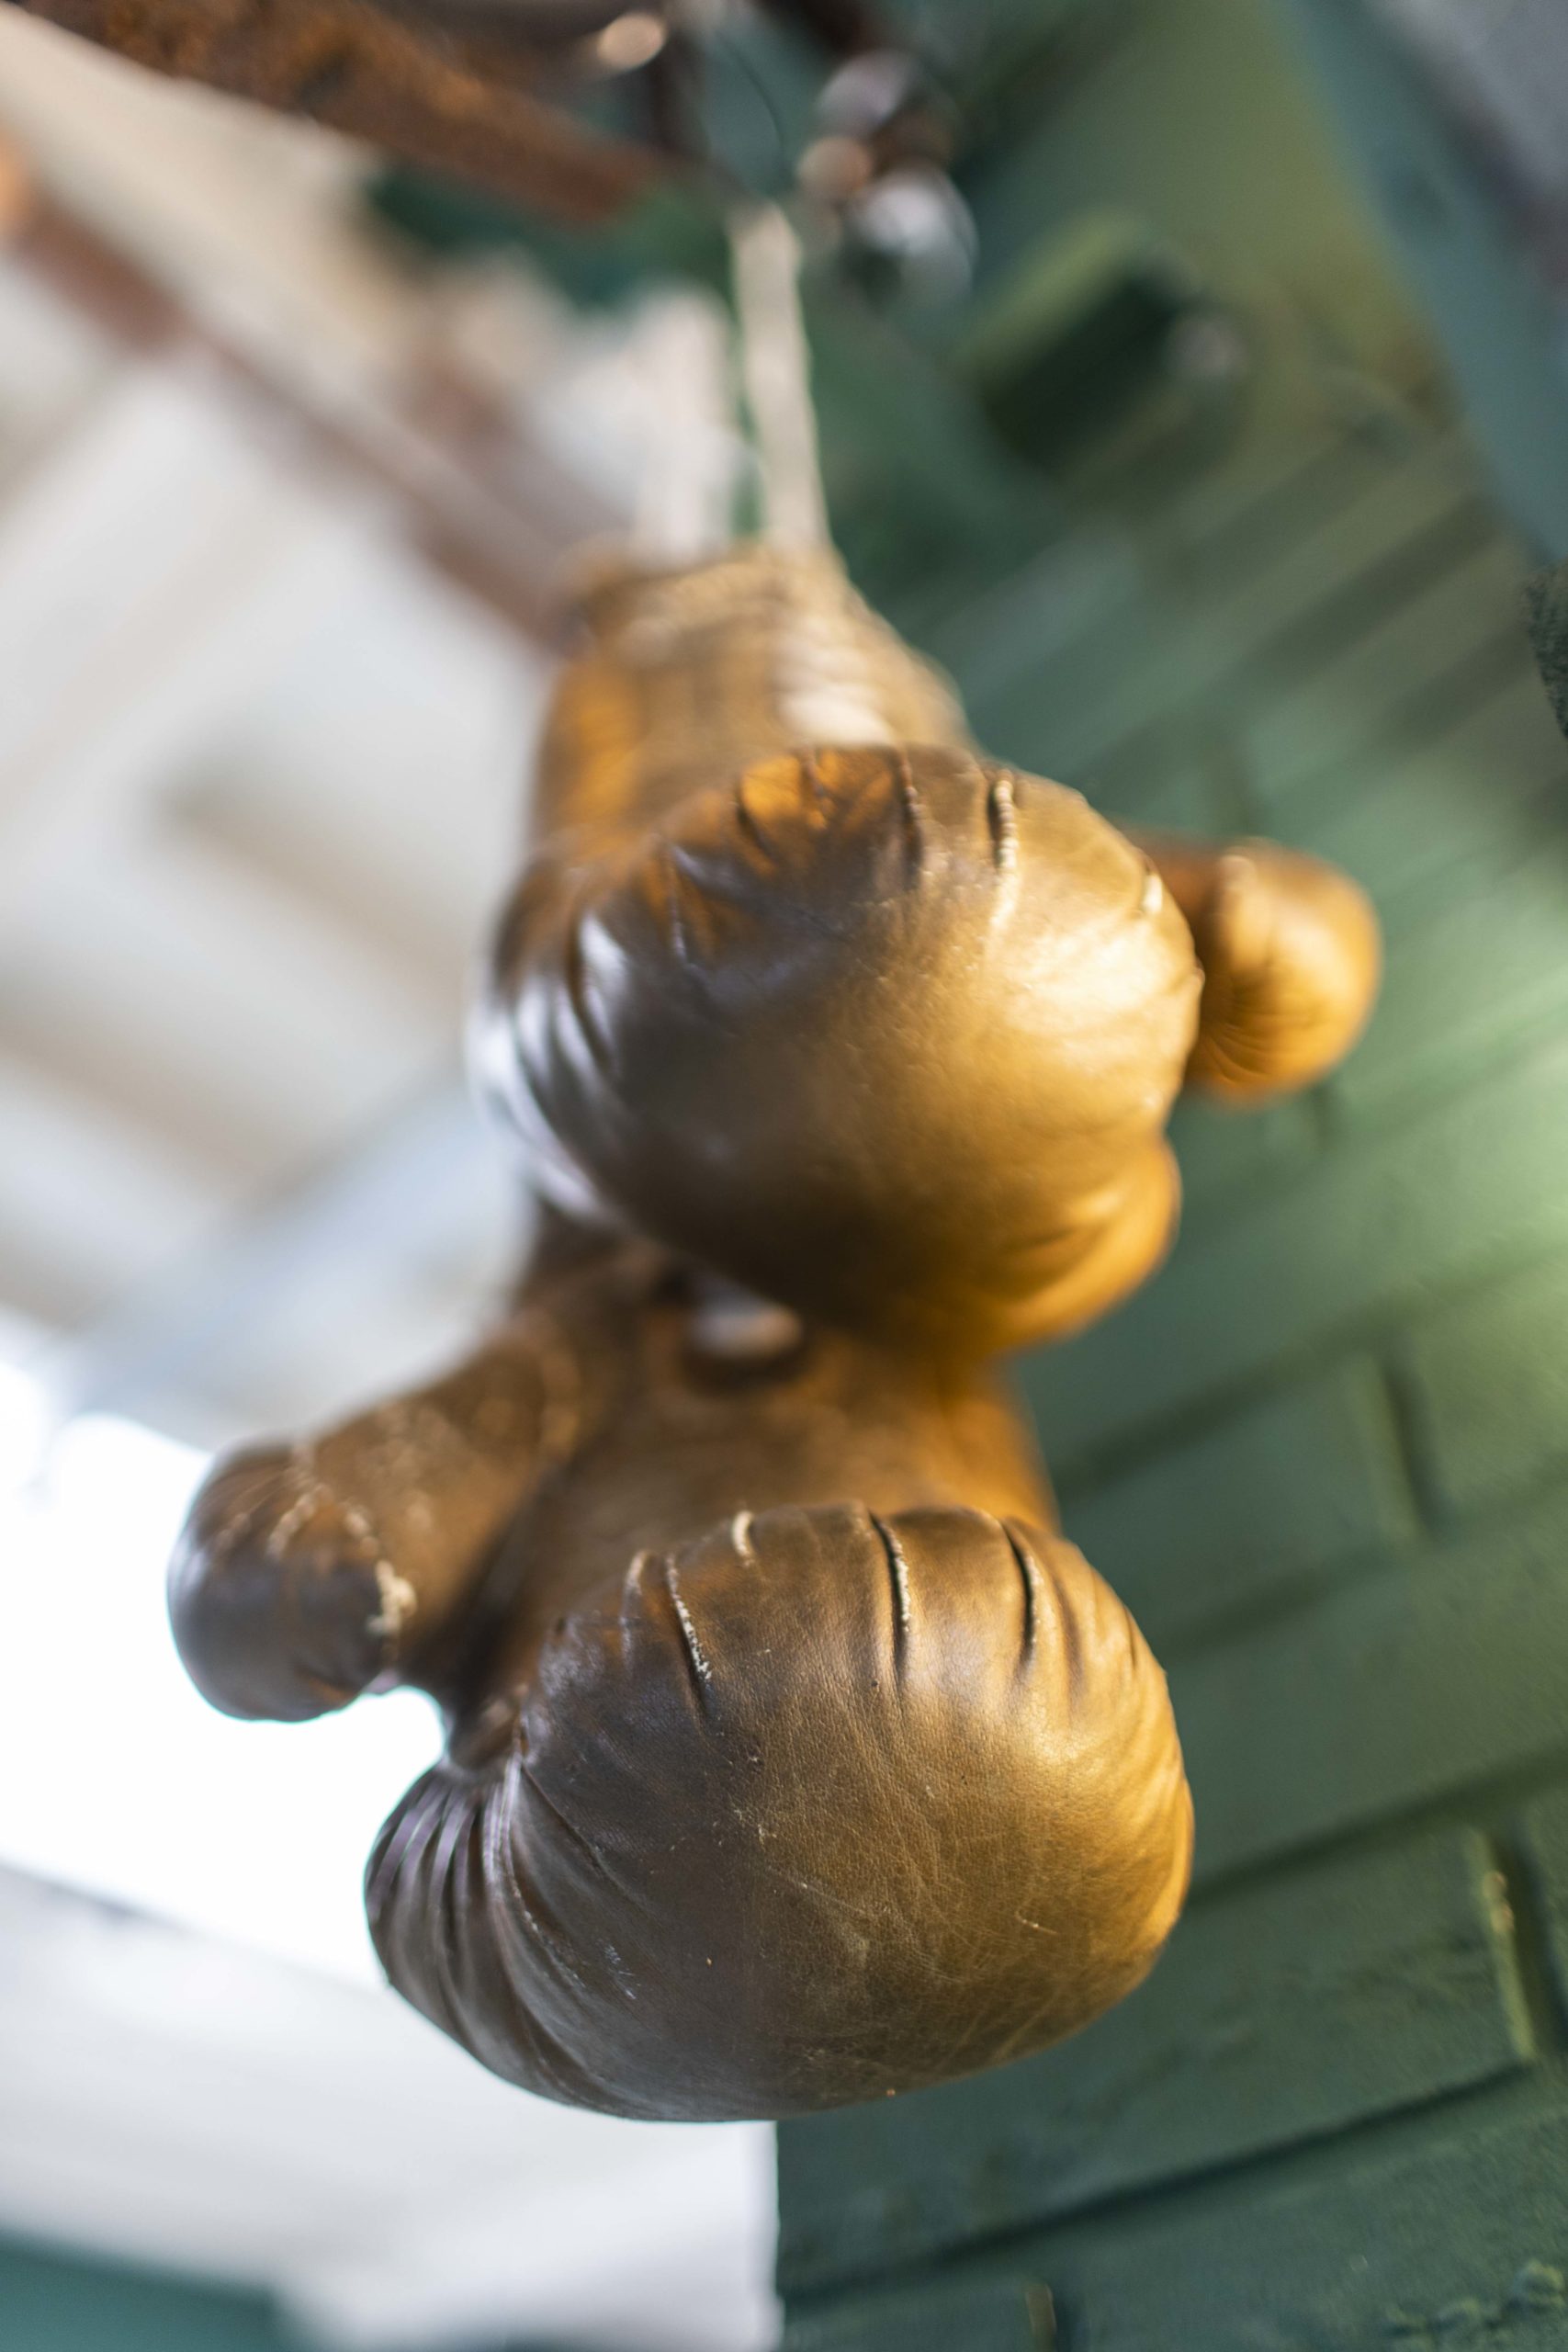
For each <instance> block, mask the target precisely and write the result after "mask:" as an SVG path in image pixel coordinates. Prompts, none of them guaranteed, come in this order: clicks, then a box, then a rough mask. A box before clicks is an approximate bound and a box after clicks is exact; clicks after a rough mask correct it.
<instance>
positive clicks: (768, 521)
mask: <svg viewBox="0 0 1568 2352" xmlns="http://www.w3.org/2000/svg"><path fill="white" fill-rule="evenodd" d="M729 235H730V250H731V253H732V255H733V259H734V269H735V307H736V310H737V311H738V313H739V321H740V378H741V383H742V386H743V388H744V390H745V394H746V405H747V408H748V409H749V410H750V416H751V431H752V434H753V436H754V438H755V442H756V449H757V463H758V468H759V469H760V472H761V484H762V536H763V537H764V538H766V539H769V540H771V541H772V542H773V545H774V546H775V547H795V548H816V547H824V546H826V545H827V543H828V506H827V501H826V499H825V498H824V497H823V494H822V469H821V464H820V461H819V459H818V448H817V413H816V410H815V409H814V408H813V406H812V401H811V355H810V352H809V350H808V348H807V341H806V326H805V322H804V321H803V319H802V317H801V311H800V244H799V241H798V239H797V238H796V236H795V231H794V230H793V229H792V228H791V227H790V224H789V222H788V220H786V219H785V218H784V214H783V212H781V211H780V209H779V208H778V206H777V205H776V204H759V205H753V206H750V207H748V208H747V209H745V210H743V211H738V212H737V213H735V214H734V215H733V216H732V217H731V220H730V230H729Z"/></svg>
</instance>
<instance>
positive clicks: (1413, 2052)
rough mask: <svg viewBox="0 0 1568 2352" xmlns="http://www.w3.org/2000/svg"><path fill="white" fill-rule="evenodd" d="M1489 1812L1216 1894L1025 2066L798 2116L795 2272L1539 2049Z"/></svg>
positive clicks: (786, 2154) (1202, 2162)
mask: <svg viewBox="0 0 1568 2352" xmlns="http://www.w3.org/2000/svg"><path fill="white" fill-rule="evenodd" d="M1494 1869H1495V1864H1494V1860H1493V1857H1492V1855H1491V1852H1490V1850H1489V1849H1488V1848H1487V1846H1486V1845H1485V1843H1484V1842H1483V1840H1482V1839H1480V1838H1477V1837H1475V1836H1474V1835H1473V1834H1472V1833H1469V1832H1453V1831H1448V1832H1444V1833H1442V1834H1441V1835H1439V1836H1436V1837H1430V1838H1421V1839H1418V1840H1416V1841H1415V1842H1414V1843H1412V1844H1410V1845H1409V1846H1406V1847H1404V1848H1401V1849H1399V1850H1398V1851H1397V1852H1395V1853H1393V1855H1381V1854H1380V1855H1377V1856H1375V1857H1359V1858H1357V1859H1354V1860H1347V1861H1335V1862H1330V1863H1327V1864H1325V1865H1320V1866H1319V1867H1317V1868H1315V1869H1313V1870H1310V1871H1303V1872H1302V1873H1300V1874H1299V1875H1297V1876H1295V1877H1292V1878H1291V1879H1289V1880H1286V1881H1283V1882H1280V1883H1269V1884H1268V1885H1266V1886H1261V1887H1258V1888H1252V1889H1247V1891H1245V1892H1243V1893H1239V1894H1235V1895H1233V1896H1231V1897H1230V1898H1228V1899H1226V1900H1224V1901H1219V1902H1214V1903H1212V1904H1206V1905H1201V1906H1200V1907H1199V1908H1197V1909H1195V1910H1194V1911H1193V1912H1192V1913H1190V1915H1189V1917H1188V1918H1187V1919H1186V1920H1185V1921H1184V1922H1183V1924H1182V1926H1181V1927H1180V1928H1179V1929H1178V1930H1177V1933H1176V1936H1175V1938H1174V1939H1173V1941H1172V1944H1171V1947H1170V1950H1169V1951H1168V1955H1167V1957H1166V1958H1165V1960H1164V1961H1163V1962H1161V1963H1160V1965H1159V1967H1158V1968H1157V1969H1156V1971H1155V1973H1154V1975H1153V1976H1152V1977H1151V1978H1150V1980H1149V1982H1148V1983H1147V1984H1146V1985H1144V1986H1143V1987H1142V1989H1141V1990H1140V1991H1139V1992H1137V1993H1135V1994H1134V1996H1133V1997H1132V1999H1131V2000H1130V2001H1129V2002H1127V2003H1126V2005H1125V2007H1123V2008H1122V2010H1121V2011H1119V2012H1118V2013H1117V2014H1115V2015H1114V2016H1112V2017H1110V2018H1103V2019H1101V2020H1100V2023H1099V2024H1098V2025H1096V2026H1091V2027H1090V2028H1089V2030H1088V2031H1087V2032H1085V2033H1083V2034H1080V2035H1079V2036H1077V2039H1076V2040H1074V2041H1070V2042H1068V2043H1066V2045H1065V2046H1064V2047H1063V2048H1061V2049H1060V2050H1055V2051H1050V2052H1046V2053H1045V2055H1044V2056H1043V2057H1041V2058H1036V2059H1032V2060H1031V2061H1029V2062H1028V2063H1027V2064H1024V2065H1022V2066H1020V2067H1019V2068H1017V2069H1015V2070H1014V2072H1013V2073H1012V2075H1010V2077H1009V2079H1008V2085H1007V2097H1006V2099H1005V2102H1003V2101H1001V2100H998V2097H997V2092H996V2086H995V2085H994V2084H992V2083H990V2082H987V2080H985V2079H984V2078H981V2079H978V2080H976V2081H975V2082H971V2083H963V2084H957V2085H954V2086H952V2087H951V2088H947V2089H943V2090H941V2091H931V2092H925V2093H922V2094H919V2095H917V2096H916V2097H914V2098H909V2099H908V2100H906V2101H903V2102H883V2103H881V2104H879V2105H877V2106H875V2107H866V2108H859V2109H851V2110H849V2111H848V2112H846V2113H845V2114H843V2115H836V2116H829V2117H822V2118H816V2119H812V2120H808V2121H804V2122H799V2123H793V2124H786V2125H784V2127H783V2128H782V2130H781V2131H780V2134H779V2162H780V2178H781V2185H782V2190H783V2199H784V2230H783V2234H782V2242H781V2255H780V2275H781V2278H782V2279H783V2281H784V2285H785V2287H786V2288H788V2289H792V2290H795V2289H798V2288H800V2287H802V2286H812V2287H817V2286H820V2285H821V2284H823V2283H824V2282H825V2281H827V2280H830V2279H832V2278H844V2277H853V2276H854V2275H856V2274H857V2273H862V2274H863V2273H865V2272H868V2271H875V2270H877V2269H886V2268H887V2267H891V2266H893V2265H895V2264H897V2262H899V2261H901V2260H908V2258H909V2257H910V2256H911V2255H918V2254H919V2253H921V2252H931V2251H933V2250H941V2249H943V2248H947V2247H952V2246H957V2245H964V2243H966V2242H967V2241H969V2240H972V2239H976V2238H983V2237H987V2236H992V2235H994V2234H995V2233H997V2232H998V2230H1002V2229H1006V2228H1010V2227H1011V2228H1016V2227H1019V2226H1020V2225H1022V2224H1026V2223H1029V2222H1040V2221H1043V2220H1046V2219H1049V2218H1051V2217H1052V2216H1055V2215H1060V2214H1065V2213H1069V2212H1071V2211H1074V2210H1075V2209H1076V2208H1078V2207H1083V2206H1088V2205H1092V2204H1095V2203H1097V2202H1100V2201H1103V2200H1105V2199H1109V2198H1111V2197H1116V2196H1120V2195H1122V2194H1124V2193H1125V2192H1126V2191H1127V2190H1129V2189H1132V2188H1148V2187H1153V2186H1155V2185H1156V2184H1161V2183H1169V2182H1171V2181H1175V2180H1179V2179H1182V2178H1184V2177H1190V2176H1191V2175H1194V2174H1198V2173H1201V2172H1204V2171H1206V2170H1210V2169H1212V2168H1213V2166H1215V2165H1227V2164H1235V2163H1236V2162H1238V2161H1239V2160H1241V2159H1242V2158H1244V2157H1247V2156H1249V2155H1256V2154H1259V2153H1261V2152H1263V2151H1266V2150H1277V2149H1280V2148H1288V2147H1291V2146H1292V2145H1294V2144H1296V2143H1300V2142H1302V2141H1303V2140H1308V2139H1311V2138H1314V2137H1315V2136H1316V2135H1318V2134H1320V2133H1323V2132H1325V2131H1332V2130H1334V2129H1336V2128H1337V2127H1341V2126H1343V2125H1345V2124H1348V2123H1350V2122H1355V2121H1359V2120H1367V2119H1368V2118H1371V2117H1374V2116H1380V2115H1384V2114H1388V2113H1391V2112H1393V2111H1395V2110H1397V2109H1401V2108H1406V2107H1411V2106H1415V2105H1418V2104H1420V2103H1421V2102H1423V2101H1425V2100H1427V2099H1430V2098H1435V2097H1437V2096H1438V2094H1440V2093H1442V2092H1445V2091H1452V2090H1457V2089H1461V2088H1464V2087H1468V2086H1473V2085H1476V2084H1478V2083H1483V2082H1489V2081H1494V2080H1495V2079H1497V2078H1498V2077H1499V2076H1503V2075H1510V2074H1513V2073H1514V2072H1516V2071H1517V2069H1518V2068H1519V2067H1520V2066H1521V2065H1522V2064H1524V2063H1525V2061H1526V2059H1527V2057H1528V2054H1529V2031H1528V2028H1527V2027H1526V2025H1525V2022H1524V2018H1523V2014H1522V2009H1521V2007H1520V2003H1519V1999H1518V1996H1517V1988H1516V1984H1515V1974H1514V1962H1513V1955H1512V1950H1511V1945H1510V1941H1509V1937H1508V1932H1507V1928H1506V1920H1505V1918H1504V1915H1503V1914H1502V1913H1501V1912H1500V1910H1499V1908H1498V1905H1497V1904H1496V1901H1495V1895H1494V1894H1493V1891H1492V1885H1491V1882H1492V1877H1493V1873H1494Z"/></svg>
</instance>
